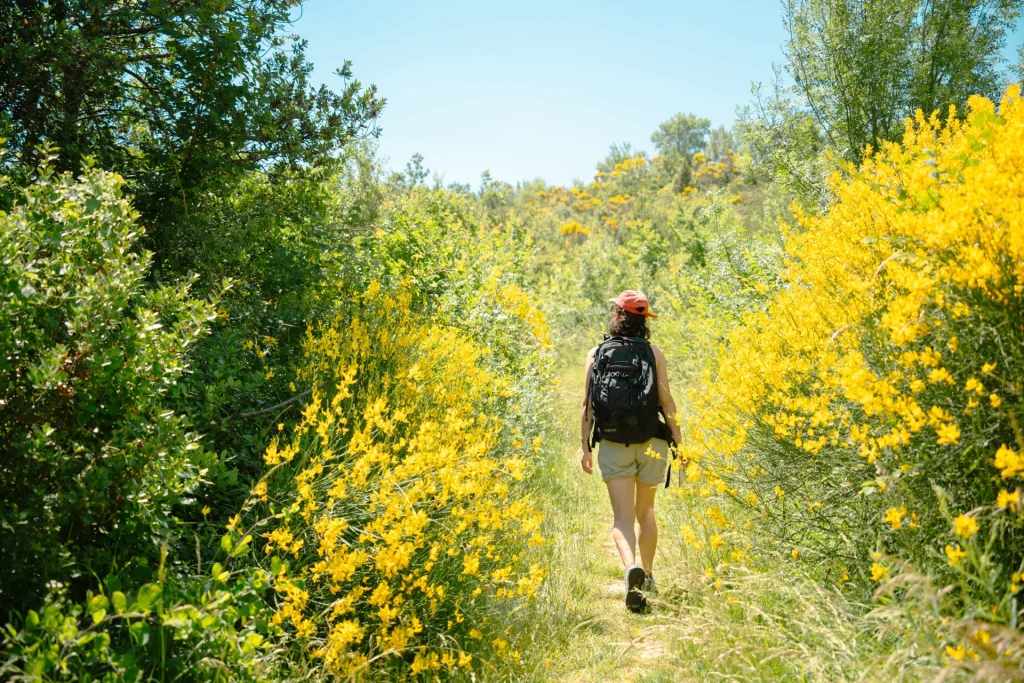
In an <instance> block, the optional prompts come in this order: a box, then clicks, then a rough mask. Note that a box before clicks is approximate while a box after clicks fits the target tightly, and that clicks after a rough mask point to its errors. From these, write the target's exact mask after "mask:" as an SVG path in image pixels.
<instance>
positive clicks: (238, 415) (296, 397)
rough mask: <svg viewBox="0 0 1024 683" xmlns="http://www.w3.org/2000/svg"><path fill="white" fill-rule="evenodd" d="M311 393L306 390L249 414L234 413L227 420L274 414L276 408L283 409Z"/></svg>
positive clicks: (311, 391) (309, 390) (310, 390)
mask: <svg viewBox="0 0 1024 683" xmlns="http://www.w3.org/2000/svg"><path fill="white" fill-rule="evenodd" d="M312 393H313V390H312V389H306V390H305V391H303V392H302V393H299V394H296V395H294V396H292V397H291V398H289V399H287V400H285V401H281V402H280V403H277V404H275V405H272V406H270V407H269V408H263V409H262V410H254V411H252V412H251V413H236V414H234V415H233V416H231V418H229V419H239V418H243V417H258V416H260V415H266V414H267V413H272V412H274V411H275V410H277V409H278V408H283V407H284V406H286V405H288V404H289V403H295V402H296V401H299V400H301V399H303V398H305V397H306V396H309V395H310V394H312Z"/></svg>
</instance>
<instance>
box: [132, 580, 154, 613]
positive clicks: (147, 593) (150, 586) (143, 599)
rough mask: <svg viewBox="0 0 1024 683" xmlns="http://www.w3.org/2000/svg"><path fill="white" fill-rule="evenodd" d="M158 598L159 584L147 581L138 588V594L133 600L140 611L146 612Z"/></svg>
mask: <svg viewBox="0 0 1024 683" xmlns="http://www.w3.org/2000/svg"><path fill="white" fill-rule="evenodd" d="M159 599H160V586H158V585H156V584H155V583H147V584H146V585H145V586H143V587H142V588H140V589H139V594H138V596H137V597H136V599H135V601H136V604H137V605H138V607H139V610H140V611H142V612H148V611H149V610H150V609H152V608H153V606H154V605H155V604H156V601H157V600H159Z"/></svg>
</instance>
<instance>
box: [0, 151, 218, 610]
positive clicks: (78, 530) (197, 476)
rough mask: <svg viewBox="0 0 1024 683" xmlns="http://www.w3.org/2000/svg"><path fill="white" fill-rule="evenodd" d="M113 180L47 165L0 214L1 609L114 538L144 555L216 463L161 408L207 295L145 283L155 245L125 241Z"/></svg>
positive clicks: (121, 201) (33, 594)
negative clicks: (140, 246) (143, 247)
mask: <svg viewBox="0 0 1024 683" xmlns="http://www.w3.org/2000/svg"><path fill="white" fill-rule="evenodd" d="M87 163H89V162H87ZM122 182H123V181H122V180H121V179H120V178H119V177H118V176H116V175H113V174H110V173H105V172H102V171H97V170H94V169H92V168H91V167H88V166H87V170H86V172H85V174H84V175H83V176H82V177H81V178H80V179H78V180H75V179H72V177H71V176H70V175H68V174H57V173H55V172H54V170H53V168H52V167H51V166H50V165H46V166H43V167H42V168H41V169H40V171H39V173H38V176H37V177H36V179H35V181H34V182H33V183H32V184H31V185H29V186H28V187H26V188H24V190H22V191H21V193H20V196H19V198H18V199H17V201H16V204H15V206H14V207H13V209H12V210H11V212H10V213H6V214H2V215H0V240H2V242H0V249H2V254H3V257H2V263H3V268H2V270H0V278H2V283H3V285H2V291H3V297H4V298H3V304H2V306H0V315H2V322H0V374H2V377H3V379H2V382H0V387H2V389H0V392H2V395H0V434H2V440H3V443H4V449H3V460H2V464H0V467H2V476H0V481H2V499H3V504H2V506H0V508H2V510H3V518H2V523H3V528H4V536H5V539H6V540H5V542H4V543H3V545H2V549H0V558H2V559H0V563H2V565H3V573H4V576H3V581H2V587H0V591H2V596H3V602H4V606H5V608H7V609H23V608H24V607H26V606H28V605H31V604H33V603H34V602H35V601H36V600H37V599H39V598H40V597H41V591H42V588H43V585H44V584H45V582H46V581H47V580H51V579H59V580H63V581H69V580H72V579H73V578H76V577H80V578H81V579H84V578H85V577H87V576H88V575H89V573H91V572H103V573H104V574H105V573H106V572H107V571H110V570H111V568H112V566H113V565H118V566H119V565H121V563H122V562H124V561H125V559H124V557H125V556H124V555H122V554H121V553H124V552H125V550H128V556H129V557H130V556H131V555H132V554H137V555H140V556H143V557H145V556H146V555H149V556H151V557H152V556H153V555H154V554H155V551H156V549H157V547H158V546H159V543H160V539H161V538H164V537H166V536H167V535H168V534H170V533H172V530H171V526H172V508H173V506H175V505H178V504H182V503H187V502H188V499H187V496H188V495H189V494H191V493H193V492H194V491H195V489H196V487H197V486H198V485H199V483H200V480H201V479H202V477H203V476H205V475H207V474H209V472H210V470H211V468H216V467H217V462H216V458H215V457H214V456H213V455H212V454H210V453H207V452H206V451H205V450H204V449H203V447H202V445H201V444H200V441H199V436H198V435H197V434H196V433H195V432H194V431H193V428H192V425H191V423H190V421H189V419H188V417H187V416H185V415H180V414H176V413H175V412H173V411H171V410H168V408H167V406H168V404H169V402H170V399H171V397H172V396H173V395H174V394H175V393H176V392H178V391H180V386H179V382H180V380H181V378H182V376H183V374H184V373H185V372H186V371H187V368H188V364H187V360H186V356H185V354H186V352H187V350H188V349H189V347H190V346H192V345H193V344H194V343H195V342H196V341H197V340H198V339H200V338H201V337H202V336H203V335H204V334H205V333H206V331H207V326H208V324H209V322H210V321H211V320H212V319H213V318H214V315H215V310H214V305H215V303H216V300H214V301H211V302H205V301H202V300H198V299H195V298H193V297H192V296H191V295H190V294H189V285H188V283H187V282H186V283H181V284H177V285H164V286H159V287H149V286H147V285H146V283H145V280H144V279H145V277H146V274H147V272H148V270H149V264H150V260H151V256H150V254H148V253H147V252H140V251H138V250H137V249H136V246H137V243H138V241H139V239H140V238H141V236H142V233H143V229H142V228H141V227H140V226H139V225H138V224H137V223H136V218H137V214H136V213H135V211H134V210H133V209H132V208H131V206H130V205H129V203H128V201H127V200H126V199H125V198H124V197H123V196H122V195H121V185H122ZM118 548H120V549H121V550H120V551H118V550H117V549H118Z"/></svg>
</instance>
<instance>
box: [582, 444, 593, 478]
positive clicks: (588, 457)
mask: <svg viewBox="0 0 1024 683" xmlns="http://www.w3.org/2000/svg"><path fill="white" fill-rule="evenodd" d="M580 466H581V467H582V468H583V471H584V472H586V473H587V474H591V473H593V471H594V454H593V453H591V452H590V449H588V448H584V449H583V457H581V458H580Z"/></svg>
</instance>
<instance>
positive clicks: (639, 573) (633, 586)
mask: <svg viewBox="0 0 1024 683" xmlns="http://www.w3.org/2000/svg"><path fill="white" fill-rule="evenodd" d="M646 579H647V574H645V573H644V570H643V567H637V566H636V565H633V566H632V567H630V568H629V569H627V570H626V608H627V609H628V610H629V611H630V612H641V611H643V609H644V607H647V598H645V597H644V594H643V592H642V590H641V589H642V587H643V585H644V581H645V580H646Z"/></svg>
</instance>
